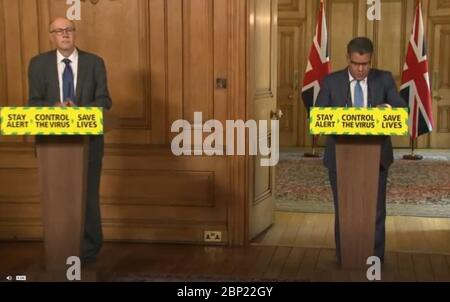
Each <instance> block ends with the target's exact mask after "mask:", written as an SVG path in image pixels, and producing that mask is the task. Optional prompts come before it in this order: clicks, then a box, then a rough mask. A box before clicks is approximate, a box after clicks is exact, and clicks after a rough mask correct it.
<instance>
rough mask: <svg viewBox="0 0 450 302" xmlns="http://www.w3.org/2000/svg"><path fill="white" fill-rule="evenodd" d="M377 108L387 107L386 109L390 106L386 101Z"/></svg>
mask: <svg viewBox="0 0 450 302" xmlns="http://www.w3.org/2000/svg"><path fill="white" fill-rule="evenodd" d="M377 108H388V109H391V108H392V106H391V105H389V104H387V103H384V104H381V105H378V106H377Z"/></svg>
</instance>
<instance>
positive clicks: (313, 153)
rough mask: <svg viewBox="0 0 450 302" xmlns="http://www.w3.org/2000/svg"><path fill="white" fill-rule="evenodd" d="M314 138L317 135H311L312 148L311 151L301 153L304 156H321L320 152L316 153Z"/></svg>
mask: <svg viewBox="0 0 450 302" xmlns="http://www.w3.org/2000/svg"><path fill="white" fill-rule="evenodd" d="M316 139H317V136H316V135H313V136H312V150H311V152H306V153H305V154H303V156H304V157H309V158H317V157H320V156H321V154H320V153H316V147H317V146H316V144H317V142H316Z"/></svg>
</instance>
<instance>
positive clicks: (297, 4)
mask: <svg viewBox="0 0 450 302" xmlns="http://www.w3.org/2000/svg"><path fill="white" fill-rule="evenodd" d="M307 2H308V1H304V0H278V18H279V19H280V20H281V19H296V20H298V19H305V18H307V16H306V6H307Z"/></svg>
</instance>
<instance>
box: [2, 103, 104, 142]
mask: <svg viewBox="0 0 450 302" xmlns="http://www.w3.org/2000/svg"><path fill="white" fill-rule="evenodd" d="M0 134H1V135H101V134H103V110H102V108H96V107H3V108H1V111H0Z"/></svg>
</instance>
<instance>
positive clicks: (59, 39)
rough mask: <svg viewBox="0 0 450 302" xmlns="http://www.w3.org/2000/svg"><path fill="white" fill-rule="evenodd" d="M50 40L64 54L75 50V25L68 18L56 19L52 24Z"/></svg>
mask: <svg viewBox="0 0 450 302" xmlns="http://www.w3.org/2000/svg"><path fill="white" fill-rule="evenodd" d="M50 39H51V41H52V42H53V43H54V44H55V46H56V48H58V50H59V51H61V52H62V53H63V54H69V55H70V54H71V53H72V52H73V50H74V49H75V24H74V23H73V22H72V21H70V20H68V19H66V18H56V19H55V20H53V21H52V22H51V23H50Z"/></svg>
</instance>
